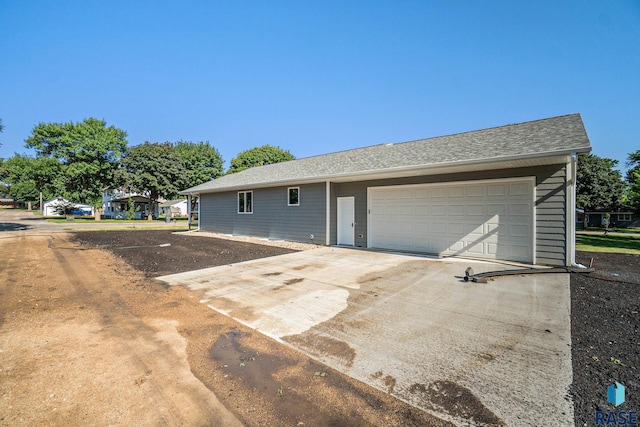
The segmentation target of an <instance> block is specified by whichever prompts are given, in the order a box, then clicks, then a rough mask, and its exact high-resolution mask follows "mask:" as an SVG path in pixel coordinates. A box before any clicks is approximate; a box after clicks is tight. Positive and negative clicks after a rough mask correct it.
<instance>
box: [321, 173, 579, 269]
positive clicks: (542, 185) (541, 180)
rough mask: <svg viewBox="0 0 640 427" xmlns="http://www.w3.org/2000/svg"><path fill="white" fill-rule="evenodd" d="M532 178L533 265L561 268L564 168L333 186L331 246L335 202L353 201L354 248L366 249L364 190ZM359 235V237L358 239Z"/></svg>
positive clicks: (334, 221) (427, 177) (562, 255)
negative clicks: (535, 263) (534, 232)
mask: <svg viewBox="0 0 640 427" xmlns="http://www.w3.org/2000/svg"><path fill="white" fill-rule="evenodd" d="M528 176H535V177H536V189H535V190H536V202H535V206H536V237H535V238H536V262H537V263H538V264H549V265H564V263H565V250H566V245H565V228H566V223H565V217H566V216H565V195H566V189H565V179H564V178H565V165H564V164H562V165H551V166H539V167H532V168H519V169H500V170H492V171H480V172H472V173H460V174H446V175H429V176H418V177H410V178H397V179H387V180H372V181H360V182H347V183H336V184H333V185H332V191H331V230H330V232H331V234H330V237H331V238H330V242H331V244H332V245H334V244H336V242H337V231H336V216H337V215H336V212H335V206H334V205H335V199H336V198H337V197H346V196H354V197H355V216H356V230H355V233H356V240H355V244H356V246H360V247H366V246H367V218H368V215H367V187H382V186H385V185H403V184H428V183H440V182H456V181H472V180H484V179H498V178H517V177H528ZM360 235H362V237H359V236H360Z"/></svg>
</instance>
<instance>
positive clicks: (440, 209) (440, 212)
mask: <svg viewBox="0 0 640 427" xmlns="http://www.w3.org/2000/svg"><path fill="white" fill-rule="evenodd" d="M431 215H432V216H446V215H447V206H446V205H439V204H438V205H431Z"/></svg>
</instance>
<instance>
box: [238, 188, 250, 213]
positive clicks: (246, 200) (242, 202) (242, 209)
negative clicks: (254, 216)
mask: <svg viewBox="0 0 640 427" xmlns="http://www.w3.org/2000/svg"><path fill="white" fill-rule="evenodd" d="M238 213H239V214H250V213H253V191H238Z"/></svg>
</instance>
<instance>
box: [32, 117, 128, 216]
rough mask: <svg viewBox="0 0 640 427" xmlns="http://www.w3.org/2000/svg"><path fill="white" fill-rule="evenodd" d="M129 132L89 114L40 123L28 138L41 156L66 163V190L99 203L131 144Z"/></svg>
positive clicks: (77, 198)
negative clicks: (59, 121) (128, 140)
mask: <svg viewBox="0 0 640 427" xmlns="http://www.w3.org/2000/svg"><path fill="white" fill-rule="evenodd" d="M126 137H127V133H126V132H125V131H123V130H121V129H118V128H116V127H114V126H109V127H107V123H106V122H105V121H104V120H98V119H94V118H88V119H85V120H83V121H82V122H78V123H73V122H68V123H39V124H38V125H37V126H35V127H34V128H33V131H32V135H31V136H30V137H29V138H27V139H26V146H27V148H33V149H35V150H36V153H37V156H38V157H48V158H53V159H57V160H59V161H60V162H61V163H62V164H63V165H64V169H63V176H64V185H65V193H66V195H67V197H69V198H71V199H73V201H79V202H82V203H90V204H93V205H95V204H96V203H97V202H98V201H99V200H100V199H101V195H102V192H103V191H104V189H105V188H107V187H109V186H110V185H111V184H112V180H113V173H114V171H115V170H116V168H117V165H118V160H119V159H120V157H121V156H122V154H123V153H124V151H125V149H126V146H127V140H126Z"/></svg>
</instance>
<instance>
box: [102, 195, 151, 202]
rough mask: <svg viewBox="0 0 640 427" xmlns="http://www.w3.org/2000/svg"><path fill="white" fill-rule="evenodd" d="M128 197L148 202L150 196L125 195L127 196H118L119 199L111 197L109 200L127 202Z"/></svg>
mask: <svg viewBox="0 0 640 427" xmlns="http://www.w3.org/2000/svg"><path fill="white" fill-rule="evenodd" d="M129 199H131V200H133V201H134V202H142V203H148V202H150V201H151V199H150V198H148V197H144V196H127V197H120V198H119V199H111V200H110V202H128V201H129Z"/></svg>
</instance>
